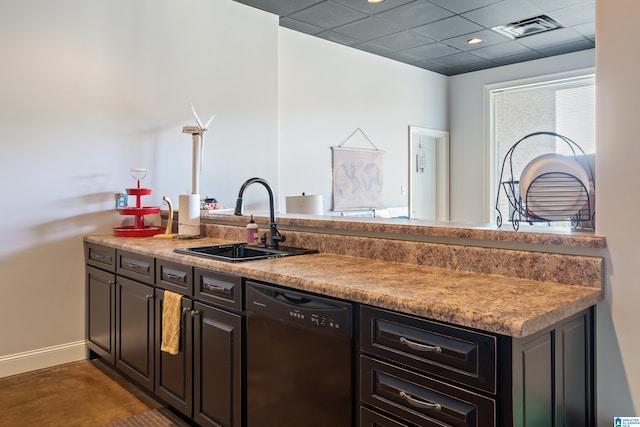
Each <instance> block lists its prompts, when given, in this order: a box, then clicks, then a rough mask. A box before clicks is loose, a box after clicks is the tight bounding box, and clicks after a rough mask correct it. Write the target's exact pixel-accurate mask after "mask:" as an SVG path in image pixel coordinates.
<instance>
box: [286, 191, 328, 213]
mask: <svg viewBox="0 0 640 427" xmlns="http://www.w3.org/2000/svg"><path fill="white" fill-rule="evenodd" d="M285 203H286V211H287V213H288V214H289V213H292V214H307V215H322V213H323V206H322V195H319V194H310V195H307V194H306V193H305V192H303V193H302V195H301V196H287V197H285Z"/></svg>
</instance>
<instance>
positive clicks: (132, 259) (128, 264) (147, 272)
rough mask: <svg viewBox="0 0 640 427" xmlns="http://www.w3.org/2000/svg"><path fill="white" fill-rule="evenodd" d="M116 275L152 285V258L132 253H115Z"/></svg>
mask: <svg viewBox="0 0 640 427" xmlns="http://www.w3.org/2000/svg"><path fill="white" fill-rule="evenodd" d="M116 255H117V258H116V260H117V263H116V273H118V274H119V275H121V276H126V277H129V278H131V279H136V280H140V281H141V282H145V283H148V284H150V285H152V284H153V283H154V282H155V268H154V264H155V262H154V258H153V257H150V256H146V255H140V254H136V253H132V252H126V251H121V250H118V251H117V252H116Z"/></svg>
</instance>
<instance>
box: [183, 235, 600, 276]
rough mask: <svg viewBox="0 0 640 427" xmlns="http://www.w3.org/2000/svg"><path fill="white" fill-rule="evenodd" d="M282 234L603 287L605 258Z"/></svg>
mask: <svg viewBox="0 0 640 427" xmlns="http://www.w3.org/2000/svg"><path fill="white" fill-rule="evenodd" d="M201 227H202V230H203V235H205V236H207V237H212V238H216V239H222V240H229V241H236V242H242V241H243V240H244V239H245V233H246V230H245V228H244V227H239V226H230V225H220V224H202V226H201ZM264 231H265V228H262V229H261V233H262V232H264ZM283 234H285V235H286V236H287V240H286V242H285V243H284V245H286V246H295V247H303V248H310V249H318V250H319V251H320V252H324V253H331V254H336V255H349V256H355V257H359V258H369V259H375V260H381V261H389V262H400V263H407V264H415V265H421V266H426V267H436V268H446V269H449V270H454V271H462V272H471V273H481V274H496V275H501V276H507V277H516V278H522V279H529V280H536V281H543V282H555V283H560V284H565V285H576V286H586V287H595V288H601V287H602V280H603V279H602V277H603V271H602V269H603V259H602V258H601V257H594V256H582V255H570V254H559V253H548V252H534V251H521V250H512V249H502V248H487V247H478V246H468V245H452V244H444V243H431V242H417V241H408V240H396V239H381V238H370V237H361V236H349V235H342V234H334V233H331V232H326V233H320V232H318V231H315V230H314V231H313V232H307V231H295V230H287V231H283ZM194 245H197V244H194Z"/></svg>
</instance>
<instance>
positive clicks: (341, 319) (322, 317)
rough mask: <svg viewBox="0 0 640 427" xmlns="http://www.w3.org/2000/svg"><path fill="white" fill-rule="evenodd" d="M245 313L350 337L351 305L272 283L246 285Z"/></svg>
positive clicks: (324, 332) (327, 333)
mask: <svg viewBox="0 0 640 427" xmlns="http://www.w3.org/2000/svg"><path fill="white" fill-rule="evenodd" d="M246 289H247V292H246V298H247V301H246V302H247V304H246V307H247V312H248V314H249V315H250V316H252V315H253V316H256V315H259V316H264V317H266V318H269V319H273V320H277V321H280V322H283V323H286V324H289V325H291V326H295V327H298V328H304V329H307V330H310V331H316V332H321V333H323V334H326V335H334V336H344V337H346V338H350V337H351V313H352V305H351V304H350V303H348V302H346V301H337V300H333V299H329V298H324V297H320V296H317V295H312V294H307V293H302V292H298V291H289V290H288V289H287V290H285V289H281V288H276V287H273V286H268V285H263V284H257V283H248V284H247V288H246Z"/></svg>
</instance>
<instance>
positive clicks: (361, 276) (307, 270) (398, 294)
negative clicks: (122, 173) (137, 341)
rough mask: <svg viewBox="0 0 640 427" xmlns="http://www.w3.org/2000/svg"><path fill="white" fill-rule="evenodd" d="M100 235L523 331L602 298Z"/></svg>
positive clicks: (193, 261)
mask: <svg viewBox="0 0 640 427" xmlns="http://www.w3.org/2000/svg"><path fill="white" fill-rule="evenodd" d="M85 241H86V242H90V243H97V244H101V245H105V246H109V247H114V248H117V249H122V250H127V251H131V252H135V253H139V254H143V255H149V256H153V257H156V258H160V259H165V260H170V261H175V262H178V263H182V264H189V265H193V266H194V267H201V268H207V269H211V270H215V271H219V272H223V273H229V274H234V275H238V276H242V277H245V278H247V279H254V280H260V281H264V282H269V283H274V284H277V285H281V286H287V287H290V288H293V289H299V290H305V291H309V292H315V293H319V294H324V295H329V296H333V297H337V298H341V299H346V300H350V301H354V302H358V303H363V304H370V305H373V306H376V307H381V308H386V309H390V310H396V311H399V312H403V313H407V314H414V315H418V316H423V317H426V318H429V319H434V320H440V321H444V322H450V323H454V324H457V325H461V326H467V327H472V328H477V329H480V330H484V331H488V332H494V333H498V334H503V335H508V336H512V337H515V338H522V337H526V336H528V335H530V334H533V333H535V332H538V331H540V330H542V329H544V328H546V327H548V326H551V325H553V324H554V323H556V322H558V321H560V320H563V319H565V318H567V317H570V316H571V315H573V314H576V313H578V312H580V311H582V310H583V309H585V308H588V307H590V306H592V305H595V304H597V303H598V302H600V301H602V300H603V292H602V289H601V288H595V287H586V286H571V285H563V284H558V283H554V282H542V281H535V280H528V279H520V278H513V277H506V276H500V275H494V274H480V273H469V272H460V271H453V270H449V269H443V268H433V267H426V266H421V265H413V264H406V263H398V262H387V261H378V260H371V259H366V258H357V257H351V256H342V255H333V254H328V253H319V254H311V255H302V256H294V257H287V258H277V259H267V260H256V261H248V262H240V263H229V262H224V261H215V260H209V259H205V258H200V257H196V256H189V255H182V254H178V253H175V252H173V250H174V249H175V248H178V247H183V248H184V247H192V246H206V245H210V244H222V243H229V242H228V241H225V240H220V239H213V238H202V239H197V240H167V239H157V238H152V237H149V238H123V237H115V236H111V235H91V236H86V237H85Z"/></svg>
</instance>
